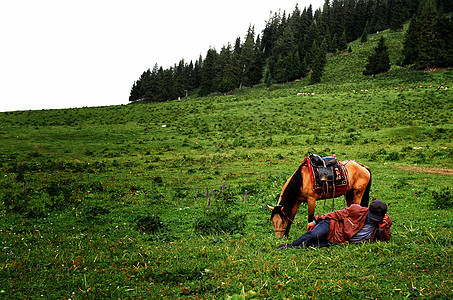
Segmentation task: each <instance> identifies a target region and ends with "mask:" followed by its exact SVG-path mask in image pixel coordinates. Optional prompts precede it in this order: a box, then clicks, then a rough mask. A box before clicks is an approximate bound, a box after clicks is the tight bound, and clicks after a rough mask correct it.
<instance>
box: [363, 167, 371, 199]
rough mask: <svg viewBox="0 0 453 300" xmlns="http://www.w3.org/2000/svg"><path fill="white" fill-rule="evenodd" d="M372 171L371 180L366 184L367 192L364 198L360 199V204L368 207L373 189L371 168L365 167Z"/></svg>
mask: <svg viewBox="0 0 453 300" xmlns="http://www.w3.org/2000/svg"><path fill="white" fill-rule="evenodd" d="M365 168H366V169H367V171H368V172H369V173H370V180H369V181H368V184H367V186H366V189H365V192H364V193H363V196H362V200H360V206H363V207H368V202H370V189H371V170H370V168H368V167H365Z"/></svg>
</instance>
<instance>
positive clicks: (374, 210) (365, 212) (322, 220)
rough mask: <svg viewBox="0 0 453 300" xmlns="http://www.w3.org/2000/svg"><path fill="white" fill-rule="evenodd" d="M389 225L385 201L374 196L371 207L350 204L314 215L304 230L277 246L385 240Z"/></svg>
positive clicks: (287, 246)
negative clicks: (289, 241)
mask: <svg viewBox="0 0 453 300" xmlns="http://www.w3.org/2000/svg"><path fill="white" fill-rule="evenodd" d="M391 226H392V220H390V217H389V216H388V215H387V204H386V203H385V202H382V201H380V200H374V201H373V202H371V204H370V207H362V206H360V205H358V204H353V205H351V206H349V207H347V208H344V209H342V210H336V211H333V212H331V213H328V214H325V215H322V216H315V220H314V221H313V222H310V223H308V225H307V232H306V233H304V234H303V235H302V236H301V237H299V238H298V239H297V240H295V241H294V242H292V243H287V244H283V245H280V246H279V247H278V249H279V250H282V249H289V248H296V249H298V248H302V247H319V248H320V247H327V246H330V245H332V244H342V243H347V242H348V243H351V244H357V243H361V242H366V241H376V240H380V241H388V240H390V237H391V233H390V227H391Z"/></svg>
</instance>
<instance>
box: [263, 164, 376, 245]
mask: <svg viewBox="0 0 453 300" xmlns="http://www.w3.org/2000/svg"><path fill="white" fill-rule="evenodd" d="M341 163H342V164H343V166H344V167H345V168H346V169H347V172H348V176H349V185H348V186H347V188H346V189H345V190H343V191H340V192H336V191H335V195H334V197H339V196H341V195H344V196H345V199H346V204H347V205H348V206H350V205H351V204H360V205H361V206H368V201H369V197H370V195H369V194H370V188H371V171H370V169H369V168H368V167H366V166H364V165H362V164H360V163H357V162H355V161H353V160H347V161H344V162H341ZM308 164H309V162H308V160H307V159H305V160H304V162H303V163H302V164H301V165H300V167H299V168H298V169H297V171H296V172H295V173H294V174H293V175H292V176H291V177H290V178H289V179H288V181H287V182H286V183H285V185H284V186H283V189H282V192H281V194H280V200H279V202H278V205H277V206H275V207H272V206H269V205H268V207H269V208H270V209H271V210H272V215H271V221H272V222H273V223H274V230H275V236H276V237H283V236H286V237H287V236H288V234H289V230H290V228H291V225H292V224H293V223H294V217H295V215H296V213H297V210H298V209H299V205H300V203H302V202H307V204H308V222H311V221H313V219H314V213H315V204H316V200H318V199H326V198H328V197H325V196H323V195H322V194H321V193H317V192H315V191H314V189H313V181H312V178H311V175H310V171H309V165H308ZM329 198H330V197H329Z"/></svg>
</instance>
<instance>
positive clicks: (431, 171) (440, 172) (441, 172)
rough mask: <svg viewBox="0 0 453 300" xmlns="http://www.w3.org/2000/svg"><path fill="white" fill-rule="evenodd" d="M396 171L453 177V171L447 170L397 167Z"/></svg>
mask: <svg viewBox="0 0 453 300" xmlns="http://www.w3.org/2000/svg"><path fill="white" fill-rule="evenodd" d="M395 169H398V170H405V171H412V172H420V173H428V174H436V175H450V176H451V175H453V169H447V168H428V167H409V166H396V167H395Z"/></svg>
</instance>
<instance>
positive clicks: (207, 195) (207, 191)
mask: <svg viewBox="0 0 453 300" xmlns="http://www.w3.org/2000/svg"><path fill="white" fill-rule="evenodd" d="M208 197H209V188H207V189H206V196H205V198H208Z"/></svg>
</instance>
